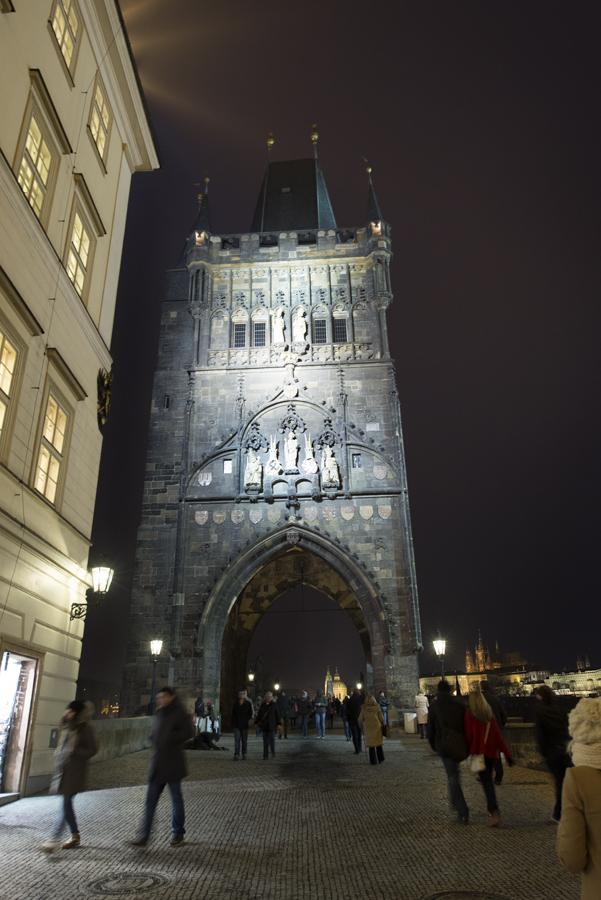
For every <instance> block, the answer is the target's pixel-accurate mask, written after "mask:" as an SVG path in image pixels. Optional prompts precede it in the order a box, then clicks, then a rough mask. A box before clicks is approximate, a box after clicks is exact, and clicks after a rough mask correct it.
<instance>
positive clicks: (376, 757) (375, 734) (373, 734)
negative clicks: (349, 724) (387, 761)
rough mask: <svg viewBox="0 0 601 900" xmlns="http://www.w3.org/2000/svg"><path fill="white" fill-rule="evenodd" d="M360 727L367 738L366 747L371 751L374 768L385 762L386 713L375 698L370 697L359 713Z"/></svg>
mask: <svg viewBox="0 0 601 900" xmlns="http://www.w3.org/2000/svg"><path fill="white" fill-rule="evenodd" d="M358 722H359V726H360V728H361V730H362V732H363V736H364V738H365V746H366V747H367V749H368V751H369V761H370V763H371V765H372V766H375V765H379V764H380V763H383V762H384V750H383V748H382V744H383V743H384V728H385V727H386V726H385V722H384V713H383V712H382V707H381V705H380V703H379V702H378V701H377V700H376V698H375V697H372V696H369V697H368V698H367V700H366V701H365V703H364V704H363V706H362V707H361V712H360V713H359V720H358Z"/></svg>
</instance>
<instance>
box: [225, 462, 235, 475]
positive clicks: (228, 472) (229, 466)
mask: <svg viewBox="0 0 601 900" xmlns="http://www.w3.org/2000/svg"><path fill="white" fill-rule="evenodd" d="M232 471H233V469H232V460H231V459H224V460H223V474H224V475H231V474H232Z"/></svg>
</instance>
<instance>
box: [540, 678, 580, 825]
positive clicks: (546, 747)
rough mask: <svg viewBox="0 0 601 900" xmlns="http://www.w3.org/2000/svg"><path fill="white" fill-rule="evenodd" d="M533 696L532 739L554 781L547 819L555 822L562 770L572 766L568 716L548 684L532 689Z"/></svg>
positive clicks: (563, 772)
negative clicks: (553, 797) (534, 736)
mask: <svg viewBox="0 0 601 900" xmlns="http://www.w3.org/2000/svg"><path fill="white" fill-rule="evenodd" d="M534 695H535V697H536V699H537V703H536V709H535V713H534V724H535V729H536V742H537V744H538V750H539V753H540V755H541V756H542V757H543V759H544V760H545V763H546V764H547V768H548V769H549V772H550V773H551V775H552V776H553V779H554V781H555V806H554V807H553V812H552V813H551V818H552V820H553V821H554V822H559V820H560V819H561V791H562V787H563V780H564V778H565V774H566V769H569V768H570V766H571V765H572V761H571V760H570V756H569V754H568V749H567V747H568V741H569V740H570V734H569V731H568V717H567V714H566V712H565V710H563V709H561V707H560V706H559V703H558V702H557V697H556V696H555V694H554V692H553V691H552V690H551V688H550V687H549V686H548V685H546V684H542V685H541V686H540V687H538V688H536V689H535V691H534Z"/></svg>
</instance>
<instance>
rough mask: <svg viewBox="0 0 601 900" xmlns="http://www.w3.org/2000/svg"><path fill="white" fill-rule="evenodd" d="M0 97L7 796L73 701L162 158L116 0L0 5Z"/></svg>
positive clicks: (1, 680) (2, 787)
mask: <svg viewBox="0 0 601 900" xmlns="http://www.w3.org/2000/svg"><path fill="white" fill-rule="evenodd" d="M0 108H1V109H2V116H1V117H0V576H1V587H0V657H1V664H0V793H13V794H18V793H27V792H34V791H36V790H40V789H42V788H43V787H44V786H45V785H46V784H47V783H48V780H49V776H50V773H51V770H52V755H53V743H54V741H55V739H56V730H55V729H56V724H57V722H58V719H59V717H60V715H61V714H62V711H63V709H64V707H65V704H66V703H67V702H69V701H70V700H72V699H73V697H74V696H75V687H76V681H77V675H78V668H79V657H80V652H81V642H82V635H83V627H84V626H83V622H82V620H81V619H79V620H75V619H73V620H72V619H71V618H70V611H71V604H72V603H85V594H86V589H87V587H88V586H89V584H90V579H89V574H88V552H89V547H90V534H91V528H92V518H93V511H94V501H95V496H96V487H97V478H98V466H99V460H100V450H101V441H102V436H101V432H100V430H99V424H98V421H99V419H100V420H102V417H103V415H104V414H105V412H106V406H107V398H108V391H109V386H110V378H109V376H108V373H109V372H110V369H111V364H112V363H111V355H110V351H109V346H110V340H111V332H112V326H113V315H114V309H115V300H116V292H117V281H118V277H119V269H120V264H121V252H122V245H123V236H124V230H125V219H126V211H127V203H128V197H129V189H130V181H131V177H132V173H134V172H137V171H150V170H152V169H155V168H157V167H158V159H157V155H156V149H155V146H154V142H153V138H152V136H151V133H150V129H149V123H148V118H147V114H146V112H145V108H144V102H143V97H142V93H141V90H140V87H139V83H138V79H137V75H136V70H135V66H134V63H133V58H132V56H131V51H130V48H129V44H128V40H127V36H126V34H125V31H124V27H123V22H122V20H121V16H120V13H119V8H118V5H117V3H116V2H115V0H46V2H42V0H36V2H34V3H32V2H21V0H12V2H10V0H1V2H0ZM99 402H100V405H101V407H102V408H101V409H99V408H98V404H99Z"/></svg>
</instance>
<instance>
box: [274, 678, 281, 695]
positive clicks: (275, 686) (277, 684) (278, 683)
mask: <svg viewBox="0 0 601 900" xmlns="http://www.w3.org/2000/svg"><path fill="white" fill-rule="evenodd" d="M273 689H274V691H275V692H276V694H277V692H278V691H279V689H280V682H279V681H276V683H275V684H274V686H273Z"/></svg>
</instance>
